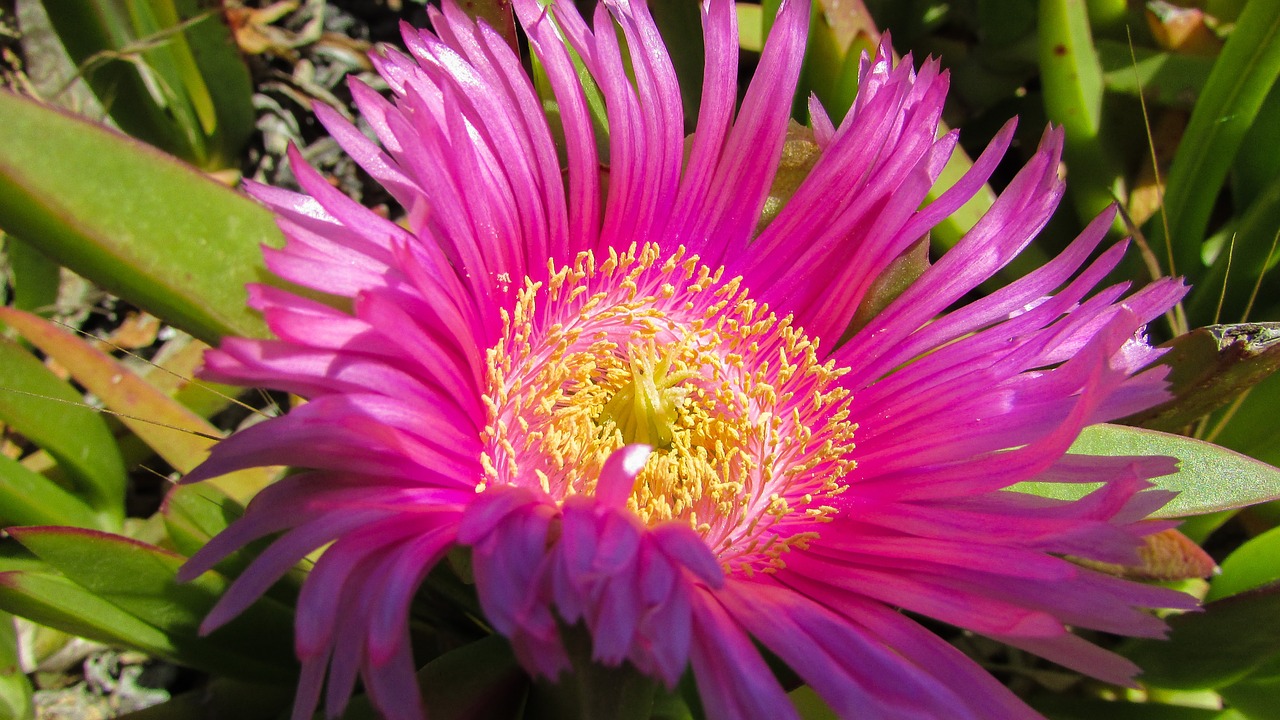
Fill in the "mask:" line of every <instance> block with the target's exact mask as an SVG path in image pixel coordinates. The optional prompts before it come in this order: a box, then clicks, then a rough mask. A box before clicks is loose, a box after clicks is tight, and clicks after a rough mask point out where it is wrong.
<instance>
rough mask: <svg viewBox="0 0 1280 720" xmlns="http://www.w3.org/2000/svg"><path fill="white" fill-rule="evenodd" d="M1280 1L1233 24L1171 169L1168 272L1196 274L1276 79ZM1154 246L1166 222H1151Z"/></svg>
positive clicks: (1261, 0) (1259, 0)
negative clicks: (1223, 196) (1214, 216)
mask: <svg viewBox="0 0 1280 720" xmlns="http://www.w3.org/2000/svg"><path fill="white" fill-rule="evenodd" d="M1278 35H1280V0H1249V3H1248V4H1247V5H1245V8H1244V11H1243V12H1242V13H1241V15H1240V18H1239V20H1238V21H1237V22H1236V23H1235V26H1234V29H1233V30H1232V32H1231V36H1230V37H1229V38H1228V39H1227V43H1226V45H1225V46H1224V47H1223V48H1222V53H1221V54H1219V55H1218V60H1217V62H1216V63H1214V66H1213V72H1212V73H1211V74H1210V75H1209V79H1208V80H1207V81H1206V82H1205V85H1204V91H1203V92H1202V93H1200V97H1199V98H1198V99H1197V100H1196V105H1195V109H1194V110H1193V111H1192V113H1191V120H1190V122H1189V123H1188V125H1187V130H1186V132H1185V134H1184V135H1183V137H1182V143H1181V144H1180V145H1179V146H1178V154H1177V155H1176V156H1175V157H1174V160H1173V166H1172V167H1171V168H1170V170H1169V175H1168V186H1167V189H1166V190H1165V196H1164V206H1165V212H1166V213H1167V220H1168V225H1169V233H1170V234H1171V235H1172V238H1171V242H1172V245H1173V252H1174V260H1175V262H1176V263H1177V267H1176V268H1175V269H1174V270H1173V271H1171V272H1172V273H1176V274H1183V275H1186V276H1187V277H1188V279H1189V280H1191V281H1192V282H1196V281H1198V280H1199V279H1200V276H1201V275H1202V273H1203V268H1204V266H1203V264H1202V263H1201V260H1200V253H1201V245H1202V243H1203V241H1204V238H1205V234H1206V230H1207V229H1208V226H1209V219H1210V215H1211V213H1212V212H1213V208H1214V206H1215V204H1216V203H1217V198H1218V191H1219V190H1220V189H1221V188H1222V185H1223V183H1224V182H1225V181H1226V178H1227V171H1228V170H1229V169H1230V167H1231V163H1232V161H1233V159H1234V158H1235V156H1236V153H1237V152H1238V151H1239V149H1240V143H1241V142H1242V141H1243V139H1244V137H1245V134H1246V132H1248V129H1249V126H1250V125H1251V124H1252V123H1253V120H1254V117H1255V116H1256V115H1257V114H1258V110H1259V109H1260V108H1261V107H1262V102H1263V100H1264V99H1265V98H1266V96H1267V93H1268V92H1269V91H1270V90H1271V87H1272V86H1273V85H1274V84H1275V82H1276V79H1277V78H1280V42H1276V37H1277V36H1278ZM1148 236H1149V237H1150V238H1151V245H1152V247H1154V248H1162V247H1164V243H1165V236H1164V230H1163V226H1162V224H1161V223H1160V222H1154V223H1152V228H1151V232H1149V233H1148Z"/></svg>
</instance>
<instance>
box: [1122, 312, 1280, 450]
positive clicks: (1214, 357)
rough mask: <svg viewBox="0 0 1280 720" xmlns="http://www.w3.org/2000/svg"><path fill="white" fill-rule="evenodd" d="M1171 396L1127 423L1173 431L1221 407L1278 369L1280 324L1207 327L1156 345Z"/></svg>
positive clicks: (1129, 419) (1151, 428) (1129, 418)
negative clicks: (1161, 350) (1166, 369)
mask: <svg viewBox="0 0 1280 720" xmlns="http://www.w3.org/2000/svg"><path fill="white" fill-rule="evenodd" d="M1161 347H1164V348H1168V349H1169V352H1167V353H1166V354H1165V355H1164V356H1163V357H1162V358H1160V364H1161V365H1166V366H1168V367H1169V368H1170V372H1169V391H1170V393H1172V395H1173V398H1171V399H1170V400H1169V401H1167V402H1165V403H1162V404H1160V405H1157V406H1156V407H1153V408H1151V409H1149V410H1145V411H1143V412H1140V413H1137V414H1135V415H1130V416H1129V417H1127V418H1125V419H1124V421H1123V422H1124V423H1125V424H1126V425H1138V426H1141V427H1144V428H1147V429H1150V430H1164V431H1175V430H1178V429H1179V428H1183V427H1186V426H1187V425H1189V424H1191V423H1192V422H1194V421H1196V420H1198V419H1200V418H1201V417H1203V416H1205V415H1207V414H1209V413H1210V412H1213V411H1214V410H1216V409H1218V408H1219V407H1222V406H1223V405H1226V404H1227V403H1228V402H1230V401H1231V400H1232V399H1233V398H1235V397H1236V396H1237V395H1239V394H1240V393H1241V392H1243V391H1244V390H1245V389H1247V388H1250V387H1253V386H1254V385H1256V384H1257V383H1259V382H1261V381H1262V380H1264V379H1265V378H1267V377H1268V376H1270V375H1271V374H1272V373H1274V372H1275V371H1276V370H1277V369H1280V323H1246V324H1240V325H1211V326H1208V327H1202V328H1197V329H1195V330H1192V331H1191V332H1189V333H1186V334H1185V335H1181V336H1179V337H1176V338H1174V339H1173V340H1171V341H1169V342H1167V343H1165V344H1163V345H1161Z"/></svg>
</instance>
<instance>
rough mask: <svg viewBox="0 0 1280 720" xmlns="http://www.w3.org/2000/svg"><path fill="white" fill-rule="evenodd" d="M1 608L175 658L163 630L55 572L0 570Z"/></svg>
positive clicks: (85, 635)
mask: <svg viewBox="0 0 1280 720" xmlns="http://www.w3.org/2000/svg"><path fill="white" fill-rule="evenodd" d="M0 608H2V609H4V610H6V611H8V612H11V613H13V614H14V615H21V616H22V617H25V618H27V619H28V620H33V621H35V622H37V623H40V624H41V625H47V626H49V627H52V628H57V629H58V630H62V631H64V632H68V633H71V634H72V635H79V636H80V637H83V638H88V639H90V640H97V641H98V642H103V643H107V644H109V645H120V646H123V647H131V648H137V649H138V650H142V651H143V652H146V653H149V654H151V655H155V656H157V657H164V658H173V657H174V656H175V655H176V652H177V650H176V648H175V647H174V646H173V643H172V642H171V641H170V639H169V638H168V637H166V636H165V634H164V633H162V632H160V631H159V630H157V629H156V628H154V627H152V626H151V625H148V624H147V623H145V622H143V621H141V620H139V619H138V618H136V617H134V616H132V615H130V614H129V613H127V612H125V611H123V610H121V609H120V608H118V607H116V606H115V605H112V604H111V603H109V602H107V601H106V600H103V599H102V598H99V597H97V596H95V595H94V594H93V593H90V592H89V591H88V590H85V589H84V588H82V587H80V586H79V585H77V584H75V583H73V582H71V581H70V580H68V579H67V578H65V577H62V576H61V575H57V574H56V573H52V572H47V573H45V572H33V571H26V570H13V571H6V572H0Z"/></svg>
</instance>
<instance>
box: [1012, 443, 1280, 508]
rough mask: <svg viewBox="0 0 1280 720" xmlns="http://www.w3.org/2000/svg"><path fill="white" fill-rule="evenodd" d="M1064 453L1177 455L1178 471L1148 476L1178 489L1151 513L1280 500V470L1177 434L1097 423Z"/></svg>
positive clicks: (1065, 489) (1033, 487)
mask: <svg viewBox="0 0 1280 720" xmlns="http://www.w3.org/2000/svg"><path fill="white" fill-rule="evenodd" d="M1069 452H1072V453H1076V454H1082V455H1108V456H1117V457H1127V456H1135V455H1165V456H1169V457H1175V458H1177V459H1178V460H1179V466H1178V472H1177V473H1175V474H1173V475H1166V476H1164V477H1158V478H1153V479H1152V482H1153V483H1154V484H1155V485H1156V486H1157V487H1159V488H1162V489H1164V490H1172V491H1174V492H1177V493H1178V496H1177V497H1175V498H1174V499H1173V500H1172V501H1170V502H1169V504H1168V505H1165V506H1164V507H1163V508H1161V509H1160V510H1158V511H1156V512H1155V513H1153V514H1152V517H1156V518H1176V517H1185V516H1187V515H1201V514H1204V513H1210V512H1216V511H1218V510H1226V509H1229V508H1240V507H1244V506H1246V505H1254V504H1257V503H1260V502H1266V501H1268V500H1275V499H1276V498H1280V469H1277V468H1275V467H1272V466H1271V465H1268V464H1266V463H1264V462H1259V461H1258V460H1254V459H1253V458H1251V457H1246V456H1244V455H1241V454H1240V453H1237V452H1234V451H1232V450H1228V449H1226V448H1224V447H1221V446H1218V445H1213V444H1211V443H1207V442H1202V441H1200V440H1193V439H1191V438H1187V437H1182V436H1181V435H1170V434H1168V433H1162V432H1156V431H1155V430H1144V429H1142V428H1131V427H1124V426H1122V425H1109V424H1098V425H1093V426H1090V427H1087V428H1085V430H1084V432H1082V433H1080V437H1079V438H1078V439H1077V440H1076V442H1075V443H1073V444H1072V445H1071V449H1070V451H1069ZM1097 487H1098V486H1097V485H1094V484H1077V485H1069V484H1059V483H1036V482H1029V483H1019V484H1017V485H1015V486H1013V487H1012V488H1010V490H1015V491H1018V492H1026V493H1031V494H1033V495H1041V496H1044V497H1054V498H1062V499H1068V500H1075V499H1078V498H1080V497H1083V496H1084V495H1085V494H1087V493H1089V492H1092V491H1093V490H1094V489H1096V488H1097Z"/></svg>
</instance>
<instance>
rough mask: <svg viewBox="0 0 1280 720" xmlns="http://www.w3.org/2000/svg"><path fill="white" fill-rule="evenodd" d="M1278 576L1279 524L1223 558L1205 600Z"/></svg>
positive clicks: (1279, 554) (1279, 563) (1263, 583)
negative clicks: (1219, 570) (1220, 569)
mask: <svg viewBox="0 0 1280 720" xmlns="http://www.w3.org/2000/svg"><path fill="white" fill-rule="evenodd" d="M1277 580H1280V528H1272V529H1271V530H1268V531H1267V532H1264V533H1262V534H1261V535H1259V536H1257V537H1255V538H1253V539H1251V540H1249V541H1248V542H1246V543H1245V544H1243V545H1241V546H1240V547H1238V548H1236V549H1235V550H1234V551H1232V553H1231V554H1230V555H1228V556H1227V559H1226V560H1223V561H1222V574H1221V575H1219V576H1218V577H1215V578H1214V579H1213V583H1212V584H1211V585H1210V586H1209V594H1208V595H1207V596H1205V599H1206V600H1217V599H1219V598H1224V597H1230V596H1231V595H1236V594H1238V593H1242V592H1245V591H1246V590H1252V589H1254V588H1258V587H1262V586H1263V585H1267V584H1269V583H1273V582H1275V581H1277Z"/></svg>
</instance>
